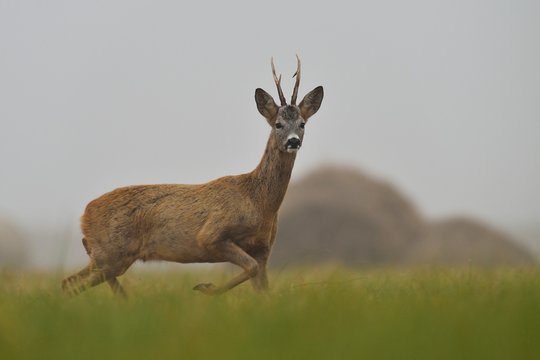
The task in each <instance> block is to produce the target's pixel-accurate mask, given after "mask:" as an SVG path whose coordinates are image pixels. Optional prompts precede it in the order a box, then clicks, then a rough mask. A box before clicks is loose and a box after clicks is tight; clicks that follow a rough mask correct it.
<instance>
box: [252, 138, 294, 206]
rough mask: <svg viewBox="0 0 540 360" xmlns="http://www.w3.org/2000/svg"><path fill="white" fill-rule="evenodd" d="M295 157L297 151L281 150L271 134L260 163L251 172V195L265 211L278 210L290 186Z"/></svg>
mask: <svg viewBox="0 0 540 360" xmlns="http://www.w3.org/2000/svg"><path fill="white" fill-rule="evenodd" d="M295 159H296V154H295V153H287V152H284V151H281V150H279V148H278V144H277V142H276V139H275V137H274V136H272V135H270V138H269V139H268V143H267V144H266V149H265V150H264V155H263V157H262V159H261V161H260V163H259V165H258V166H257V167H256V168H255V170H253V171H252V172H251V173H250V174H249V178H250V183H251V186H250V188H251V189H250V190H251V196H252V197H253V198H254V199H255V200H256V203H257V204H260V205H261V206H263V207H264V210H265V211H267V212H272V213H274V212H277V211H278V209H279V207H280V205H281V202H282V201H283V198H284V197H285V193H286V192H287V187H288V186H289V180H290V179H291V173H292V169H293V166H294V160H295Z"/></svg>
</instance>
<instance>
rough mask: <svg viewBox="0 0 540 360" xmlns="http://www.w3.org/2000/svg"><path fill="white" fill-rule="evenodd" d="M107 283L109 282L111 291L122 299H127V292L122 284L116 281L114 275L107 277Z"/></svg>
mask: <svg viewBox="0 0 540 360" xmlns="http://www.w3.org/2000/svg"><path fill="white" fill-rule="evenodd" d="M107 283H108V284H109V286H110V287H111V290H112V291H113V293H114V294H115V295H119V296H121V297H123V298H124V299H127V294H126V292H125V290H124V288H123V287H122V285H120V282H119V281H118V279H117V278H116V277H112V278H110V279H107Z"/></svg>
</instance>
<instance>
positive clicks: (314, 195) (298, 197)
mask: <svg viewBox="0 0 540 360" xmlns="http://www.w3.org/2000/svg"><path fill="white" fill-rule="evenodd" d="M425 232H426V226H425V224H424V221H423V220H422V218H421V216H420V215H419V213H418V212H417V210H416V209H415V207H414V206H413V204H412V203H411V202H410V201H409V200H408V199H406V198H405V197H404V196H403V195H401V194H400V193H399V192H398V191H397V190H396V189H395V188H394V187H393V186H391V185H390V184H388V183H385V182H383V181H380V180H376V179H373V178H371V177H369V176H367V175H364V174H361V173H359V172H357V171H354V170H351V169H347V168H336V167H325V168H321V169H319V170H316V171H315V172H313V173H311V174H309V175H307V176H305V177H304V178H303V179H302V180H300V181H299V182H296V183H293V184H291V186H290V187H289V190H288V191H287V195H286V197H285V201H284V203H283V206H282V208H281V211H280V222H279V227H278V235H277V241H276V245H275V247H274V250H273V254H272V258H271V261H272V264H278V265H279V264H302V263H314V262H320V261H337V262H344V263H347V264H351V265H372V264H390V263H399V262H401V261H402V260H403V259H404V253H407V252H408V251H409V249H410V248H415V247H416V244H417V243H418V242H419V241H421V240H422V239H423V238H424V236H425Z"/></svg>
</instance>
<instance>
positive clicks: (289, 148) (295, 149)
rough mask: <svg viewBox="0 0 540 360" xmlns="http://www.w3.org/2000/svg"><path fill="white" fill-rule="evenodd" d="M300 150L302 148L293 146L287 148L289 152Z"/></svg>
mask: <svg viewBox="0 0 540 360" xmlns="http://www.w3.org/2000/svg"><path fill="white" fill-rule="evenodd" d="M298 150H300V148H291V147H288V148H287V152H288V153H295V152H298Z"/></svg>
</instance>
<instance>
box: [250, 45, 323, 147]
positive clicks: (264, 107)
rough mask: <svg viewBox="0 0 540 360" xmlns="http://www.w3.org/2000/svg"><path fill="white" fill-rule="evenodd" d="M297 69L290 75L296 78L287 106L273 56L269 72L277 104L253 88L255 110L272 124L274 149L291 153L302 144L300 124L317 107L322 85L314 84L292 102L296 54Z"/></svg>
mask: <svg viewBox="0 0 540 360" xmlns="http://www.w3.org/2000/svg"><path fill="white" fill-rule="evenodd" d="M296 59H297V69H296V73H295V74H294V75H293V77H296V82H295V84H294V90H293V94H292V97H291V104H290V105H287V101H286V100H285V96H284V95H283V90H282V89H281V74H280V75H279V77H278V76H277V75H276V68H275V66H274V59H273V58H272V59H271V62H270V63H271V65H272V74H273V76H274V82H275V83H276V87H277V90H278V94H279V100H280V103H281V105H280V106H278V105H276V103H275V101H274V99H273V98H272V96H270V94H268V93H267V92H266V91H264V90H263V89H260V88H258V89H257V90H255V102H256V103H257V109H258V110H259V112H260V113H261V115H262V116H264V117H265V118H266V121H268V124H270V126H271V127H272V135H271V136H275V138H276V141H277V144H278V148H279V150H281V151H284V152H289V153H295V152H297V151H298V150H299V149H300V147H301V146H302V140H303V139H304V127H305V125H306V122H307V121H308V119H309V118H310V117H311V116H312V115H313V114H315V113H316V112H317V110H319V107H320V106H321V102H322V99H323V95H324V92H323V87H322V86H317V87H316V88H315V89H313V90H311V91H310V92H309V93H308V94H307V95H306V96H304V99H303V100H302V101H301V102H300V104H299V105H296V98H297V96H298V87H299V86H300V70H301V64H300V59H299V58H298V55H297V56H296Z"/></svg>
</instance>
